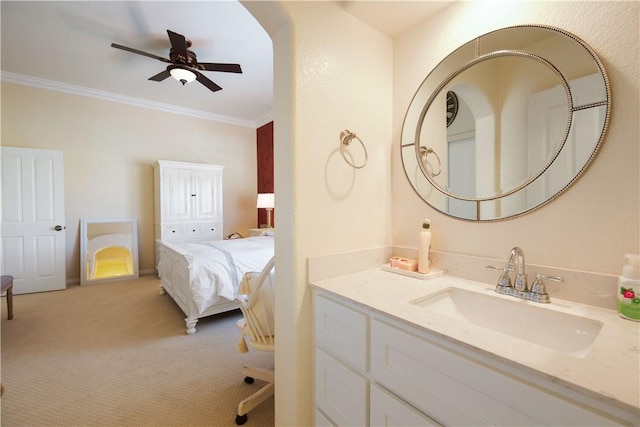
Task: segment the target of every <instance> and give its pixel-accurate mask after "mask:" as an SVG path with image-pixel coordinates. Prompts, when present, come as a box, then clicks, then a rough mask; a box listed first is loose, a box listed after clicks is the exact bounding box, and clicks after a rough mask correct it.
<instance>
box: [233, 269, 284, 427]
mask: <svg viewBox="0 0 640 427" xmlns="http://www.w3.org/2000/svg"><path fill="white" fill-rule="evenodd" d="M274 262H275V258H271V260H270V261H269V262H268V263H267V265H266V266H265V267H264V269H263V270H262V272H260V273H255V272H251V273H246V274H245V275H244V277H243V278H242V282H241V283H240V285H239V288H238V293H239V295H238V298H237V301H238V302H239V303H240V310H241V311H242V315H243V318H242V319H240V320H238V323H237V326H238V328H239V329H240V331H241V337H240V341H239V342H238V350H239V351H240V352H241V353H246V352H247V351H248V350H249V349H252V350H257V351H270V352H273V351H274V344H275V334H274V315H273V311H274V293H273V290H274V289H273V287H274V272H273V267H274ZM242 373H243V375H245V379H244V381H245V382H246V383H248V384H253V380H254V378H257V379H259V380H262V381H266V383H267V384H266V385H264V386H263V387H262V388H261V389H260V390H258V391H256V392H255V393H253V394H252V395H251V396H249V397H247V398H246V399H244V400H243V401H242V402H240V403H239V404H238V415H237V416H236V424H237V425H242V424H244V423H246V422H247V413H248V412H249V411H251V410H252V409H253V408H255V407H256V406H258V405H259V404H261V403H262V402H264V401H265V400H267V399H268V398H269V397H271V396H273V392H274V372H273V369H263V368H254V367H247V366H245V367H244V368H243V369H242Z"/></svg>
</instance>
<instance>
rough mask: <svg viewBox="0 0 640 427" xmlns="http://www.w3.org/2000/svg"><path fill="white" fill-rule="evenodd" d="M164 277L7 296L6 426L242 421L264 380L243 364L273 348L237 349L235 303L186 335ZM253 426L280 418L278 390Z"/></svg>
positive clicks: (253, 415)
mask: <svg viewBox="0 0 640 427" xmlns="http://www.w3.org/2000/svg"><path fill="white" fill-rule="evenodd" d="M158 284H159V280H158V278H157V277H155V276H145V277H142V278H140V279H136V280H127V281H117V282H109V283H101V284H94V285H86V286H71V287H69V288H68V289H66V290H64V291H56V292H46V293H39V294H29V295H16V296H14V318H13V320H6V301H5V299H4V298H3V299H2V301H1V303H2V336H1V339H2V372H1V375H2V385H3V388H4V394H3V396H2V399H1V400H0V402H1V404H2V407H1V411H2V412H1V421H2V426H3V427H10V426H235V416H236V410H237V404H238V402H239V401H240V400H242V399H244V398H245V397H247V396H249V395H250V394H252V393H253V392H254V391H255V390H257V389H258V387H260V386H261V385H262V384H263V383H262V382H260V381H257V380H256V382H255V383H254V384H253V385H249V384H245V383H244V381H243V376H242V373H241V368H242V366H243V365H255V366H273V355H272V354H270V353H264V352H255V351H250V352H249V353H245V354H241V353H238V351H237V347H236V343H237V340H238V337H239V334H238V331H237V329H236V327H235V323H236V321H237V320H238V319H240V318H241V317H242V314H241V313H240V311H233V312H230V313H225V314H221V315H216V316H210V317H208V318H205V319H201V320H200V321H199V322H198V325H197V332H196V333H195V334H194V335H187V334H186V333H185V324H184V317H185V316H184V313H182V311H181V310H180V309H179V308H178V306H177V305H175V303H174V302H173V300H172V299H171V297H169V296H168V295H160V294H159V291H158ZM248 418H249V420H248V422H247V423H246V424H245V425H246V426H272V425H274V410H273V398H271V399H269V400H267V401H266V402H264V403H263V404H262V405H260V406H259V407H258V408H256V409H254V410H253V411H251V412H250V413H249V415H248Z"/></svg>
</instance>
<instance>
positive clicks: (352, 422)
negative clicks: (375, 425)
mask: <svg viewBox="0 0 640 427" xmlns="http://www.w3.org/2000/svg"><path fill="white" fill-rule="evenodd" d="M368 387H369V382H368V381H367V379H366V378H364V377H362V376H360V375H358V374H357V373H356V372H355V371H353V370H351V369H350V368H347V367H346V366H345V365H343V364H342V363H340V362H339V361H338V360H336V359H334V358H333V357H331V356H330V355H328V354H327V353H325V352H324V351H322V350H321V349H316V368H315V393H316V406H317V407H318V408H319V409H320V410H321V411H322V412H323V413H325V414H326V415H327V417H328V418H330V419H331V420H332V421H333V422H334V423H335V424H336V425H339V426H366V425H368V407H367V390H368Z"/></svg>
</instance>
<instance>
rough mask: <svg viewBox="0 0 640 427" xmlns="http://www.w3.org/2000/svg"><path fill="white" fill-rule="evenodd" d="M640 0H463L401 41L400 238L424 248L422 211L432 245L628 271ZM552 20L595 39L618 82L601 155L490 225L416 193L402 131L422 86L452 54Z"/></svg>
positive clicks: (397, 101) (633, 243) (635, 233)
mask: <svg viewBox="0 0 640 427" xmlns="http://www.w3.org/2000/svg"><path fill="white" fill-rule="evenodd" d="M639 11H640V4H639V3H638V2H539V1H535V2H492V3H485V2H460V3H455V4H453V5H452V6H451V7H449V8H447V9H445V10H443V11H442V12H441V13H439V14H438V15H437V16H434V17H433V18H432V19H430V20H428V21H427V22H425V23H424V24H422V25H419V26H418V27H416V28H414V29H411V30H409V31H407V32H406V33H404V34H402V35H401V36H400V37H398V38H396V39H395V40H394V84H393V87H394V112H393V137H394V144H393V145H394V149H393V151H392V152H391V161H392V170H393V177H392V182H393V203H392V205H393V230H392V234H393V242H394V244H395V245H398V246H407V247H416V246H417V237H418V233H417V231H418V228H419V225H420V223H421V220H422V218H424V217H429V218H431V220H432V230H433V242H432V247H433V249H436V250H440V251H446V252H453V253H460V254H469V255H475V256H484V257H489V258H497V259H503V258H506V256H507V255H508V253H509V250H510V248H511V247H512V246H516V245H517V246H520V247H522V248H523V250H524V251H525V254H526V260H527V262H528V263H533V264H540V265H548V266H555V267H563V268H568V269H575V270H583V271H588V272H596V273H604V274H615V275H617V274H620V271H621V268H622V264H623V255H624V254H625V253H638V252H639V251H640V248H639V246H640V243H639V234H640V231H639V226H640V217H639V216H638V215H639V214H638V212H639V209H638V208H639V195H640V188H639V174H638V170H639V165H640V157H639V156H640V155H639V151H638V140H639V135H638V117H639V115H640V112H639V99H638V81H639V76H638V60H639V59H638V46H639V37H638V15H639ZM530 23H538V24H546V25H552V26H555V27H559V28H562V29H564V30H567V31H569V32H571V33H573V34H575V35H577V36H578V37H580V38H582V39H583V40H584V41H585V42H587V43H588V44H589V45H590V46H591V47H592V48H593V49H594V50H595V52H596V53H597V54H598V56H599V57H600V59H601V60H602V61H603V62H604V66H605V69H606V71H607V73H608V75H609V79H610V81H611V91H612V100H613V107H612V116H611V124H610V128H609V130H608V133H607V136H606V139H605V142H604V144H603V146H602V149H601V151H600V153H599V154H598V156H597V157H596V159H595V162H594V163H593V164H592V165H591V166H590V168H589V169H588V170H587V171H586V173H585V174H584V175H583V176H582V177H581V178H580V180H579V181H577V183H576V184H574V185H573V186H572V187H570V188H569V190H568V191H567V192H566V193H565V194H563V195H561V196H560V197H559V198H558V199H556V200H555V201H553V202H552V203H551V204H549V205H547V206H545V207H543V208H541V209H539V210H537V211H534V212H532V213H530V214H528V215H525V216H523V217H521V218H517V219H512V220H509V221H505V222H499V223H491V224H486V223H483V224H476V223H467V222H463V221H460V220H456V219H451V218H448V217H446V216H444V215H442V214H440V213H438V212H436V211H435V210H433V209H432V208H430V207H429V206H427V205H426V204H425V203H424V202H423V201H422V200H421V199H419V198H418V196H417V195H416V194H415V193H414V192H413V190H412V188H411V187H410V186H409V183H408V182H407V179H406V177H405V176H404V172H403V169H402V162H401V158H400V152H399V150H398V149H397V147H398V144H399V143H400V131H401V127H402V120H403V118H404V113H405V111H406V109H407V107H408V106H409V102H410V100H411V97H412V96H413V93H414V92H415V90H416V89H417V88H418V86H419V85H420V84H421V82H422V80H423V79H424V78H425V76H426V73H427V72H428V71H429V70H431V69H432V68H433V67H435V66H436V65H437V64H438V62H439V61H440V60H442V59H443V58H444V57H445V56H446V55H447V54H448V53H449V52H451V51H452V50H454V49H455V48H457V47H458V46H460V45H462V44H463V43H465V42H467V41H470V40H472V39H473V38H475V37H476V36H478V35H482V34H484V33H486V32H489V31H492V30H495V29H498V28H502V27H506V26H510V25H517V24H530Z"/></svg>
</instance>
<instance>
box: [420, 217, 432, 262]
mask: <svg viewBox="0 0 640 427" xmlns="http://www.w3.org/2000/svg"><path fill="white" fill-rule="evenodd" d="M430 249H431V221H429V220H428V219H425V220H424V221H423V222H422V229H421V230H420V238H419V241H418V273H423V274H427V273H429V271H431V268H430V262H429V250H430Z"/></svg>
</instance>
